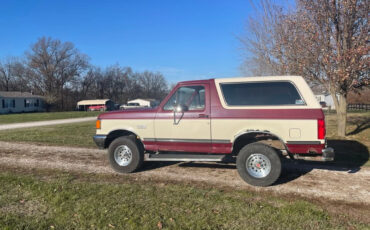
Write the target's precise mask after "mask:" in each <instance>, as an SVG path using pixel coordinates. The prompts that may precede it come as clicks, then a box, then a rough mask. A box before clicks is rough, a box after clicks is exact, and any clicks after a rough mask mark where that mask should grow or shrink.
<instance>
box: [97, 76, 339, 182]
mask: <svg viewBox="0 0 370 230" xmlns="http://www.w3.org/2000/svg"><path fill="white" fill-rule="evenodd" d="M94 141H95V143H96V144H97V145H98V146H99V147H100V148H108V157H109V161H110V164H111V166H112V167H113V169H114V170H116V171H118V172H121V173H130V172H133V171H135V170H137V169H139V167H140V166H141V165H142V163H143V161H223V162H230V161H234V162H235V161H236V167H237V170H238V173H239V175H240V176H241V178H242V179H243V180H244V181H246V182H247V183H249V184H251V185H255V186H269V185H271V184H273V183H274V182H275V181H276V180H277V179H278V178H279V176H280V172H281V169H282V164H281V160H282V159H283V158H292V159H303V160H319V161H332V160H333V159H334V150H333V149H332V148H330V147H327V146H326V140H325V120H324V114H323V111H322V108H321V106H320V104H319V103H318V102H317V100H316V98H315V96H314V95H313V93H312V91H311V89H310V87H309V86H308V85H307V83H306V82H305V80H304V79H303V78H302V77H299V76H274V77H245V78H225V79H209V80H197V81H187V82H180V83H178V84H177V85H176V86H175V88H174V89H173V90H172V91H171V93H170V94H169V95H168V96H167V97H166V98H165V99H164V100H163V101H162V103H161V104H160V105H159V106H158V107H157V108H154V109H132V110H125V111H115V112H108V113H103V114H101V115H99V117H98V119H97V121H96V135H95V136H94Z"/></svg>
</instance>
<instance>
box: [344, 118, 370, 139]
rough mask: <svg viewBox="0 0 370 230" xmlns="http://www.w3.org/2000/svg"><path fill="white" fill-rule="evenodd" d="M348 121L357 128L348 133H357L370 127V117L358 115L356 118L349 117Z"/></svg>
mask: <svg viewBox="0 0 370 230" xmlns="http://www.w3.org/2000/svg"><path fill="white" fill-rule="evenodd" d="M348 123H349V124H351V125H355V126H356V128H355V129H354V130H353V131H351V132H349V133H348V134H347V135H355V134H358V133H360V132H362V131H364V130H366V129H368V128H370V117H366V116H364V117H356V119H349V120H348Z"/></svg>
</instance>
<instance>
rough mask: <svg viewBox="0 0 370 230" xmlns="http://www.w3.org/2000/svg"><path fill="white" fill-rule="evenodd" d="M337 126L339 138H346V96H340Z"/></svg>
mask: <svg viewBox="0 0 370 230" xmlns="http://www.w3.org/2000/svg"><path fill="white" fill-rule="evenodd" d="M336 110H337V124H338V127H337V128H338V136H340V137H345V136H346V124H347V98H346V97H345V96H344V95H340V96H339V102H338V107H337V109H336Z"/></svg>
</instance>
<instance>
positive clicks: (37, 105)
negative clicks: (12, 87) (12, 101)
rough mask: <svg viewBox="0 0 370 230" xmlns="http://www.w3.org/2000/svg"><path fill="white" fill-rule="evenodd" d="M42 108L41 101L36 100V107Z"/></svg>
mask: <svg viewBox="0 0 370 230" xmlns="http://www.w3.org/2000/svg"><path fill="white" fill-rule="evenodd" d="M39 106H40V100H39V99H37V100H36V103H35V107H39Z"/></svg>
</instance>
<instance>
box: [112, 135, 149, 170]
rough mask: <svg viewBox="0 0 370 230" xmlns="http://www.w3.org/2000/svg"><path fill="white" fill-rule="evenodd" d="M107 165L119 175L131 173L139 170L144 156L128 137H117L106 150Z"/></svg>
mask: <svg viewBox="0 0 370 230" xmlns="http://www.w3.org/2000/svg"><path fill="white" fill-rule="evenodd" d="M108 157H109V163H110V165H111V166H112V168H113V169H114V170H115V171H116V172H119V173H131V172H134V171H136V170H137V169H139V168H140V166H141V165H142V163H143V160H144V154H143V153H142V152H141V151H140V150H139V148H138V146H137V145H136V143H135V141H134V140H132V138H130V137H119V138H117V139H115V140H114V141H112V143H111V144H110V145H109V149H108Z"/></svg>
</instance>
